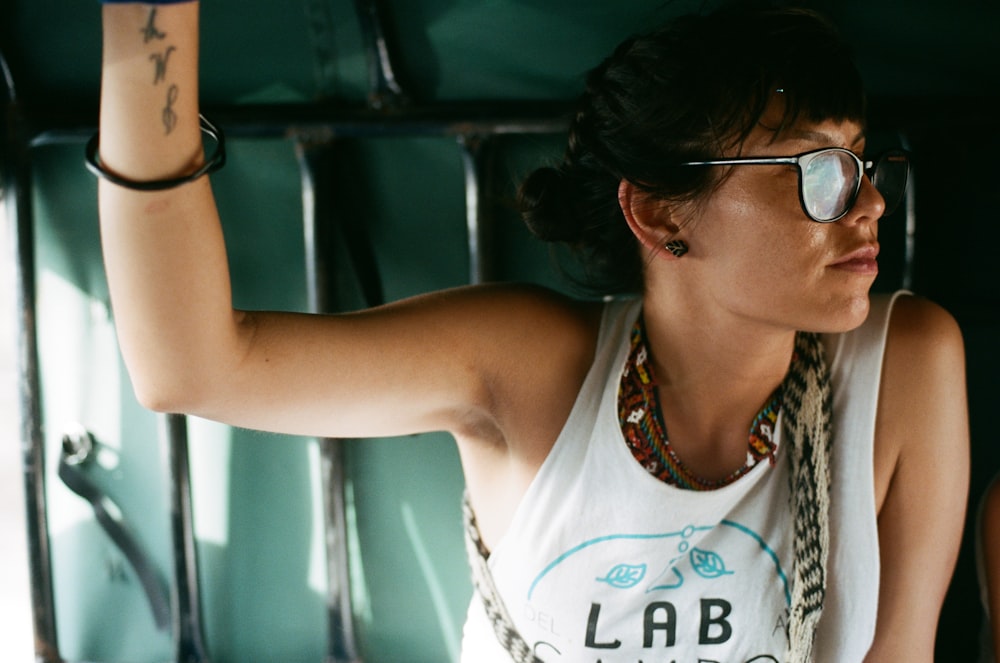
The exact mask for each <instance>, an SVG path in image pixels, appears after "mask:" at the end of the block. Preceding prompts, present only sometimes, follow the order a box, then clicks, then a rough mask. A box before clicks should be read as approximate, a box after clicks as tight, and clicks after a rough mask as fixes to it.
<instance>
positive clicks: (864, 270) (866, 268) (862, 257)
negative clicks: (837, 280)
mask: <svg viewBox="0 0 1000 663" xmlns="http://www.w3.org/2000/svg"><path fill="white" fill-rule="evenodd" d="M830 266H831V267H833V268H835V269H840V270H844V271H848V272H856V273H859V274H877V273H878V245H877V244H866V245H865V246H863V247H861V248H859V249H855V250H854V251H851V252H850V253H848V254H846V255H844V256H842V257H840V258H838V259H837V260H835V261H834V262H832V263H831V264H830Z"/></svg>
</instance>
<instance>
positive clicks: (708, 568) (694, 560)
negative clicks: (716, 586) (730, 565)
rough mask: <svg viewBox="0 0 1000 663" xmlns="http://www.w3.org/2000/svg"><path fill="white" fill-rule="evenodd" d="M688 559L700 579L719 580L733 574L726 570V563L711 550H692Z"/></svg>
mask: <svg viewBox="0 0 1000 663" xmlns="http://www.w3.org/2000/svg"><path fill="white" fill-rule="evenodd" d="M690 559H691V567H692V568H693V569H694V570H695V573H697V574H698V575H700V576H701V577H702V578H709V579H711V578H719V577H722V576H725V575H732V573H733V572H732V571H729V570H727V569H726V563H725V561H723V559H722V557H720V556H719V555H718V554H716V553H714V552H712V551H711V550H699V549H698V548H692V549H691V555H690Z"/></svg>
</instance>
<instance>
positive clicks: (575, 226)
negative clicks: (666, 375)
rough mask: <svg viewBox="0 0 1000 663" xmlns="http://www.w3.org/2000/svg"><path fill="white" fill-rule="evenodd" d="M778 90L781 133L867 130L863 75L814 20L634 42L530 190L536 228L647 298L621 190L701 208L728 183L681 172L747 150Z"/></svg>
mask: <svg viewBox="0 0 1000 663" xmlns="http://www.w3.org/2000/svg"><path fill="white" fill-rule="evenodd" d="M779 89H780V90H782V91H783V98H784V99H785V102H786V103H785V112H784V117H783V119H782V121H781V125H780V126H778V127H773V128H774V129H775V130H780V129H781V128H783V127H786V126H789V125H791V124H793V123H794V122H795V121H796V120H797V119H798V118H800V117H804V118H806V119H809V120H813V121H821V120H824V119H834V120H848V119H850V120H858V121H863V120H864V115H865V97H864V92H863V88H862V84H861V78H860V75H859V74H858V71H857V69H856V68H855V66H854V64H853V62H852V60H851V57H850V54H849V52H848V49H847V47H846V45H845V44H844V42H843V41H842V40H841V38H840V36H839V35H838V33H837V30H836V29H835V28H834V26H833V25H832V24H831V23H830V22H829V21H828V20H827V19H825V18H824V17H822V16H821V15H819V14H817V13H815V12H812V11H809V10H805V9H799V8H787V7H786V8H774V7H761V6H759V5H755V6H751V5H748V3H746V2H741V3H738V4H736V5H734V6H729V7H724V8H722V9H719V10H717V11H715V12H714V13H711V14H707V15H694V16H684V17H680V18H677V19H674V20H672V21H671V22H670V23H668V24H666V25H664V26H663V27H661V28H659V29H657V30H655V31H653V32H650V33H648V34H644V35H639V36H635V37H632V38H630V39H628V40H626V41H625V42H624V43H622V44H621V45H620V46H619V47H618V48H617V49H616V50H615V51H614V53H613V54H612V55H611V56H610V57H609V58H607V59H606V60H605V61H604V62H602V63H601V64H600V65H599V66H598V67H597V68H595V69H594V70H593V71H591V72H590V73H589V75H588V76H587V80H586V89H585V92H584V93H583V95H582V96H581V97H580V99H579V102H578V105H577V110H576V114H575V117H573V118H572V121H571V124H570V130H569V140H568V145H567V148H566V153H565V156H564V158H563V160H562V162H561V163H560V164H559V165H558V166H555V167H544V168H540V169H538V170H536V171H534V172H533V173H531V174H530V175H529V176H528V177H527V179H526V180H525V181H524V182H523V183H522V185H521V189H520V192H519V204H520V208H521V212H522V216H523V218H524V220H525V223H526V224H527V225H528V228H529V229H530V230H531V232H532V233H533V234H535V235H536V236H538V237H540V238H541V239H543V240H546V241H557V242H565V243H567V244H569V245H570V246H572V247H573V248H575V249H577V250H578V251H579V252H580V253H581V254H582V257H583V262H584V267H585V275H584V277H583V278H582V279H580V281H581V284H582V285H585V286H586V287H587V288H589V289H590V290H592V291H594V292H599V293H603V294H610V293H621V292H638V291H641V289H642V265H641V261H640V259H639V252H638V247H637V242H636V240H635V238H634V236H633V235H632V234H631V231H630V230H629V228H628V226H627V225H626V223H625V221H624V219H623V217H622V214H621V210H620V208H619V206H618V185H619V182H620V181H621V180H622V179H625V180H628V181H629V182H632V183H634V184H635V185H637V186H639V187H641V188H642V189H644V190H646V191H648V192H649V193H651V194H653V195H654V197H656V198H658V199H662V200H673V201H680V200H698V199H699V198H702V197H703V196H705V195H707V194H708V193H709V192H710V191H711V190H712V188H713V187H714V186H715V185H716V184H717V182H718V181H719V180H718V173H717V172H716V169H710V168H682V167H677V166H676V164H680V163H683V162H685V161H693V160H699V159H709V158H713V157H716V158H717V157H718V156H719V155H720V154H721V153H722V151H723V150H724V149H726V148H731V147H734V146H738V145H740V144H741V143H742V142H743V140H744V139H745V138H746V137H747V135H749V133H750V132H751V131H752V130H753V128H754V127H755V126H756V125H757V124H758V123H759V122H760V119H761V116H762V114H763V113H764V110H765V109H766V107H767V104H768V102H769V101H770V99H771V97H772V95H774V94H775V93H776V90H779Z"/></svg>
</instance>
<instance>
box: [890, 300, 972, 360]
mask: <svg viewBox="0 0 1000 663" xmlns="http://www.w3.org/2000/svg"><path fill="white" fill-rule="evenodd" d="M904 351H918V352H920V353H921V355H935V356H936V355H941V358H942V359H949V358H950V359H955V357H954V356H953V355H955V354H956V353H958V354H961V353H962V352H963V343H962V334H961V330H960V329H959V327H958V323H957V322H956V321H955V318H954V317H952V315H951V314H950V313H949V312H948V311H946V310H945V309H944V308H942V307H941V306H939V305H938V304H935V303H934V302H932V301H930V300H928V299H924V298H922V297H916V296H913V295H901V296H900V297H899V298H898V299H897V300H896V302H895V305H894V306H893V309H892V317H891V318H890V322H889V339H888V344H887V356H891V355H890V353H893V354H896V355H899V354H902V352H904ZM900 358H901V357H900Z"/></svg>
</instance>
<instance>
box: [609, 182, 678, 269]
mask: <svg viewBox="0 0 1000 663" xmlns="http://www.w3.org/2000/svg"><path fill="white" fill-rule="evenodd" d="M618 206H619V207H621V210H622V215H623V216H624V217H625V222H626V223H628V227H629V228H630V229H631V230H632V234H633V235H635V237H636V239H638V240H639V243H640V244H642V245H643V246H644V247H645V248H646V250H647V251H649V252H650V254H651V255H655V254H662V255H663V256H664V257H665V258H667V259H670V260H676V259H677V258H676V257H674V255H673V254H671V253H670V252H669V251H667V250H665V249H664V248H663V245H664V244H666V243H667V241H669V240H671V239H673V238H675V237H676V235H677V233H678V232H679V231H680V228H679V226H678V225H677V224H676V223H674V221H673V219H672V216H673V215H672V211H671V207H670V205H669V204H668V203H665V202H664V201H661V200H656V199H655V198H654V197H653V196H652V195H651V194H649V193H648V192H646V191H643V190H642V189H640V188H639V187H637V186H636V185H635V184H632V183H631V182H629V181H628V180H624V179H623V180H622V181H621V183H620V184H619V185H618Z"/></svg>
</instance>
